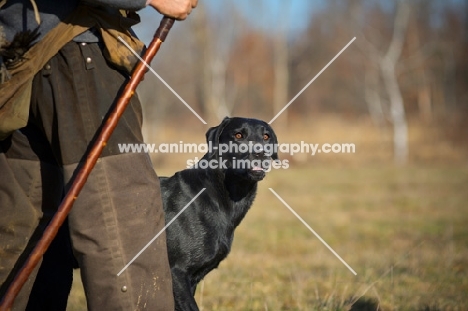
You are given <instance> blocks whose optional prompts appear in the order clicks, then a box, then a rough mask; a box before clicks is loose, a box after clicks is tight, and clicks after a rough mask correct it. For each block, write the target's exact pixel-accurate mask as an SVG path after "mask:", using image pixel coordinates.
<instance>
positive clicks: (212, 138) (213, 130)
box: [204, 117, 231, 159]
mask: <svg viewBox="0 0 468 311" xmlns="http://www.w3.org/2000/svg"><path fill="white" fill-rule="evenodd" d="M230 121H231V118H229V117H225V118H224V119H223V121H222V122H221V124H220V125H218V126H214V127H210V128H209V129H208V131H207V132H206V143H207V144H208V146H209V145H210V144H211V149H209V150H208V153H207V154H205V156H204V158H208V159H211V158H213V157H215V156H216V155H217V154H218V147H219V137H220V136H221V133H222V132H223V130H224V128H225V127H226V125H228V123H229V122H230Z"/></svg>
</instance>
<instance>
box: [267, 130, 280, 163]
mask: <svg viewBox="0 0 468 311" xmlns="http://www.w3.org/2000/svg"><path fill="white" fill-rule="evenodd" d="M267 128H268V132H270V139H271V144H273V145H274V147H275V148H273V150H274V151H273V153H272V155H271V159H272V160H278V159H279V158H278V138H277V137H276V133H275V131H273V129H272V128H271V126H270V125H269V124H267Z"/></svg>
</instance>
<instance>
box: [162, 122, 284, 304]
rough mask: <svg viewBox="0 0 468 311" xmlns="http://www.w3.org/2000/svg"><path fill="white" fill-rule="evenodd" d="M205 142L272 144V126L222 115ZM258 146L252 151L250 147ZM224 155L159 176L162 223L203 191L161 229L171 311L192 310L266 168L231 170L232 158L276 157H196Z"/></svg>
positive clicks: (272, 156) (261, 156) (225, 252)
mask: <svg viewBox="0 0 468 311" xmlns="http://www.w3.org/2000/svg"><path fill="white" fill-rule="evenodd" d="M206 139H207V143H209V142H211V143H212V145H213V147H218V146H219V145H220V144H228V143H229V142H230V141H232V142H233V143H235V144H248V143H249V142H250V141H251V142H253V143H254V144H262V145H263V146H264V145H265V144H277V138H276V135H275V133H274V131H273V129H272V128H271V127H270V126H269V125H268V124H267V123H265V122H263V121H260V120H256V119H247V118H225V119H224V120H223V121H222V123H221V124H220V125H218V126H216V127H212V128H210V129H209V130H208V132H207V133H206ZM255 151H258V150H255ZM220 158H221V159H222V160H227V161H226V166H227V167H228V168H227V169H225V168H215V169H200V168H189V169H186V170H183V171H180V172H177V173H176V174H175V175H174V176H172V177H170V178H167V177H161V178H160V180H161V193H162V198H163V203H164V210H165V215H166V223H167V222H169V221H170V220H171V219H173V218H174V216H176V214H177V213H178V212H179V211H180V210H181V209H182V208H183V207H184V206H185V205H186V204H187V203H188V202H190V200H191V199H193V198H194V197H195V195H196V194H197V193H199V192H200V191H201V190H202V189H203V188H206V190H205V191H204V192H203V193H202V194H201V195H200V196H199V197H198V198H197V199H196V200H195V201H194V202H193V203H192V204H191V205H190V206H189V207H187V209H186V210H185V211H184V212H183V213H182V214H181V215H180V216H179V217H178V218H177V219H176V220H175V221H174V222H173V223H172V224H171V225H170V226H169V227H168V228H167V230H166V237H167V248H168V254H169V262H170V265H171V271H172V282H173V290H174V298H175V304H176V310H179V311H187V310H198V307H197V304H196V302H195V299H194V297H193V296H194V294H195V289H196V286H197V284H198V282H200V280H202V279H203V278H204V277H205V276H206V274H207V273H209V272H210V271H211V270H213V269H215V268H216V267H217V266H218V265H219V263H220V262H221V261H222V260H223V259H224V258H226V256H227V255H228V253H229V251H230V249H231V244H232V241H233V237H234V229H235V228H236V227H237V226H238V225H239V223H240V222H241V220H242V219H243V218H244V216H245V214H246V213H247V211H248V210H249V208H250V206H251V205H252V203H253V201H254V198H255V195H256V192H257V182H258V181H260V180H262V179H263V178H264V177H265V169H267V168H266V167H263V168H261V167H254V168H247V169H236V168H234V167H233V161H235V159H248V160H250V161H252V160H255V159H257V160H276V159H277V158H278V156H277V154H276V153H272V154H270V155H267V154H265V152H261V151H260V152H256V153H233V152H229V153H226V154H223V155H221V156H220V155H219V150H216V149H215V148H213V152H211V153H210V152H208V153H207V154H206V155H205V156H204V157H203V159H202V160H215V159H216V160H219V159H220Z"/></svg>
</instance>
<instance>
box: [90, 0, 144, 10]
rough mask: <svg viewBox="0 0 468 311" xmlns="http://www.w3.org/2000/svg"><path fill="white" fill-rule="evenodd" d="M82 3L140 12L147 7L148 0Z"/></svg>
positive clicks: (108, 0) (100, 0)
mask: <svg viewBox="0 0 468 311" xmlns="http://www.w3.org/2000/svg"><path fill="white" fill-rule="evenodd" d="M82 2H83V3H89V4H91V5H93V4H94V5H101V6H108V7H112V8H116V9H119V10H129V11H138V10H141V9H143V8H145V7H146V0H86V1H82Z"/></svg>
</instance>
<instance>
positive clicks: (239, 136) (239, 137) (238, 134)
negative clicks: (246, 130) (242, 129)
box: [234, 133, 244, 139]
mask: <svg viewBox="0 0 468 311" xmlns="http://www.w3.org/2000/svg"><path fill="white" fill-rule="evenodd" d="M234 137H235V138H237V139H241V138H243V137H244V135H242V133H236V134H235V135H234Z"/></svg>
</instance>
